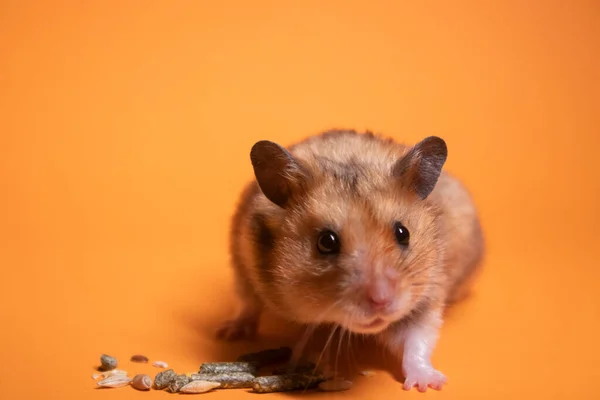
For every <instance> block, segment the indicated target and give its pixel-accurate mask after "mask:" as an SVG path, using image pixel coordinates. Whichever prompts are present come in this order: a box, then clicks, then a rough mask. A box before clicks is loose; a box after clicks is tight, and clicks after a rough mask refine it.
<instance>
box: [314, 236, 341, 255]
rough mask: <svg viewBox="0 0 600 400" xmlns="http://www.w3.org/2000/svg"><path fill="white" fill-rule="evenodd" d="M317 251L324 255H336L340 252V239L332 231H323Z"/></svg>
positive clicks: (318, 241)
mask: <svg viewBox="0 0 600 400" xmlns="http://www.w3.org/2000/svg"><path fill="white" fill-rule="evenodd" d="M317 249H319V252H320V253H322V254H334V253H337V252H339V251H340V239H339V238H338V237H337V235H336V234H335V233H333V232H331V231H323V232H321V233H320V234H319V239H318V240H317Z"/></svg>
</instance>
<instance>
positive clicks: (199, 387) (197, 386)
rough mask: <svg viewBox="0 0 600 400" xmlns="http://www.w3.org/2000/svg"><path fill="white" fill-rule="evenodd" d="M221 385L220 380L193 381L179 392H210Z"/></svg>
mask: <svg viewBox="0 0 600 400" xmlns="http://www.w3.org/2000/svg"><path fill="white" fill-rule="evenodd" d="M219 386H221V384H220V383H219V382H210V381H191V382H190V383H188V384H187V385H185V386H184V387H182V388H181V389H179V392H181V393H205V392H210V391H211V390H213V389H216V388H218V387H219Z"/></svg>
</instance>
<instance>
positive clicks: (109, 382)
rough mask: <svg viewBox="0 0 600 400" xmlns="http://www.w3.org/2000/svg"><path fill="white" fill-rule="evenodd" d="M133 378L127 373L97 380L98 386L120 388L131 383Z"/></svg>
mask: <svg viewBox="0 0 600 400" xmlns="http://www.w3.org/2000/svg"><path fill="white" fill-rule="evenodd" d="M129 382H131V378H130V377H128V376H127V375H113V376H109V377H108V378H105V379H102V380H101V381H99V382H97V384H98V386H100V387H106V388H118V387H123V386H127V385H129Z"/></svg>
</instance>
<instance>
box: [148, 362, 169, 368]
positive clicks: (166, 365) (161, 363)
mask: <svg viewBox="0 0 600 400" xmlns="http://www.w3.org/2000/svg"><path fill="white" fill-rule="evenodd" d="M152 365H153V366H155V367H157V368H167V367H168V366H169V364H167V363H166V362H164V361H154V362H153V363H152Z"/></svg>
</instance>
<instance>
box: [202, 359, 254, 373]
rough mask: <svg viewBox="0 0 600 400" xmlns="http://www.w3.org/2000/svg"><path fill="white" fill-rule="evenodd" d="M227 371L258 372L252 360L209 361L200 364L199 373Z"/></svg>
mask: <svg viewBox="0 0 600 400" xmlns="http://www.w3.org/2000/svg"><path fill="white" fill-rule="evenodd" d="M229 372H246V373H249V374H252V375H255V376H256V374H257V373H258V364H256V363H254V362H243V361H238V362H211V363H204V364H202V365H201V366H200V371H199V373H200V374H223V373H229Z"/></svg>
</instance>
